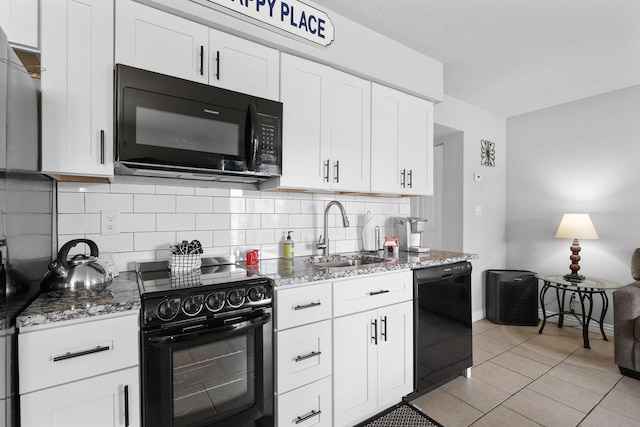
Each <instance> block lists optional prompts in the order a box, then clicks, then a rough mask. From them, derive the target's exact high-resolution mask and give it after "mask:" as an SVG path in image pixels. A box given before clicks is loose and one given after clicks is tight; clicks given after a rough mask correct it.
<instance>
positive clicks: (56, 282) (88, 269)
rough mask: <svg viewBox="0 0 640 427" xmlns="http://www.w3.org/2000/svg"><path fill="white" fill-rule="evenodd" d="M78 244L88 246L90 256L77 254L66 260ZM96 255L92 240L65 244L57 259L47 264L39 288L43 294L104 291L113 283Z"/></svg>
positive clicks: (110, 275) (75, 240)
mask: <svg viewBox="0 0 640 427" xmlns="http://www.w3.org/2000/svg"><path fill="white" fill-rule="evenodd" d="M79 243H85V244H86V245H87V246H89V250H90V255H85V254H78V255H75V256H73V257H72V258H71V259H67V258H68V256H69V251H70V250H71V249H72V248H73V247H75V246H76V245H77V244H79ZM98 255H99V251H98V245H96V243H95V242H94V241H92V240H89V239H74V240H71V241H69V242H67V243H65V244H64V246H62V248H61V249H60V251H59V252H58V256H57V259H55V260H54V261H52V262H50V263H49V267H48V268H49V271H48V272H47V273H46V274H45V276H44V278H43V279H42V282H41V283H40V288H41V289H42V290H43V291H45V292H48V291H55V290H60V289H68V290H70V291H74V292H75V291H80V290H102V289H104V288H105V287H107V285H109V284H110V283H111V282H112V281H113V276H112V274H111V272H110V271H108V270H107V269H105V268H104V267H103V266H102V265H101V264H100V263H99V262H98V261H97V259H98Z"/></svg>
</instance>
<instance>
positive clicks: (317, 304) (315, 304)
mask: <svg viewBox="0 0 640 427" xmlns="http://www.w3.org/2000/svg"><path fill="white" fill-rule="evenodd" d="M321 304H322V303H321V302H320V301H318V302H310V303H309V304H304V305H296V306H295V307H293V309H294V310H304V309H305V308H313V307H317V306H319V305H321Z"/></svg>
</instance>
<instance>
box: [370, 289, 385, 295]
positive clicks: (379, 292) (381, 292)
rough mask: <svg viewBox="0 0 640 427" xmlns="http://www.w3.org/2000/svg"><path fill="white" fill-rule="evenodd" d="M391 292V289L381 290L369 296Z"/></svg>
mask: <svg viewBox="0 0 640 427" xmlns="http://www.w3.org/2000/svg"><path fill="white" fill-rule="evenodd" d="M388 292H389V289H380V290H379V291H375V292H369V296H374V295H380V294H386V293H388Z"/></svg>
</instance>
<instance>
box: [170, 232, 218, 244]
mask: <svg viewBox="0 0 640 427" xmlns="http://www.w3.org/2000/svg"><path fill="white" fill-rule="evenodd" d="M183 240H186V241H187V242H190V241H192V240H198V241H199V242H200V244H201V245H202V248H203V249H206V248H211V247H213V231H193V230H192V231H178V232H176V242H182V241H183Z"/></svg>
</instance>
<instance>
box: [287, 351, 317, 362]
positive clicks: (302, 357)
mask: <svg viewBox="0 0 640 427" xmlns="http://www.w3.org/2000/svg"><path fill="white" fill-rule="evenodd" d="M321 354H322V352H321V351H312V352H311V353H309V354H304V355H302V356H296V358H295V359H293V361H294V362H302V361H303V360H307V359H311V358H312V357H317V356H320V355H321Z"/></svg>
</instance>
